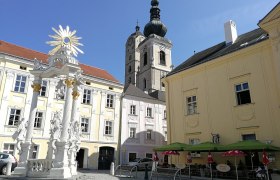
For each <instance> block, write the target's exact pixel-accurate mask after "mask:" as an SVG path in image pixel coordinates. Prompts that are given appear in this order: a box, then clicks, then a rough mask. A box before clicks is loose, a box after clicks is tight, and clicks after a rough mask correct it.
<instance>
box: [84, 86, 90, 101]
mask: <svg viewBox="0 0 280 180" xmlns="http://www.w3.org/2000/svg"><path fill="white" fill-rule="evenodd" d="M90 97H91V90H89V89H84V94H83V103H84V104H90Z"/></svg>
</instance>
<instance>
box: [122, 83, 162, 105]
mask: <svg viewBox="0 0 280 180" xmlns="http://www.w3.org/2000/svg"><path fill="white" fill-rule="evenodd" d="M124 95H129V96H135V97H139V98H145V99H151V100H156V101H163V100H162V99H163V98H162V94H160V95H157V93H155V94H153V95H151V94H146V93H145V92H144V91H142V90H141V89H139V88H138V87H136V86H134V85H132V84H129V85H128V86H127V87H125V89H124ZM163 95H164V94H163ZM158 97H159V98H158Z"/></svg>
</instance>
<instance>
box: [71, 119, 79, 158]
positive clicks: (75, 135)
mask: <svg viewBox="0 0 280 180" xmlns="http://www.w3.org/2000/svg"><path fill="white" fill-rule="evenodd" d="M81 134H82V133H81V128H80V123H79V122H78V121H73V122H72V123H71V125H70V128H69V143H70V146H69V149H68V153H70V151H71V150H72V151H74V152H78V151H79V149H80V142H81ZM75 155H76V153H75Z"/></svg>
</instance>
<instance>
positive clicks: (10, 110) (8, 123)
mask: <svg viewBox="0 0 280 180" xmlns="http://www.w3.org/2000/svg"><path fill="white" fill-rule="evenodd" d="M12 110H15V112H16V111H17V110H18V111H20V112H19V115H18V120H17V124H16V123H15V115H17V114H14V118H13V123H12V124H10V117H11V113H12ZM21 115H22V109H20V108H9V116H8V122H7V125H8V126H18V125H19V121H20V119H21Z"/></svg>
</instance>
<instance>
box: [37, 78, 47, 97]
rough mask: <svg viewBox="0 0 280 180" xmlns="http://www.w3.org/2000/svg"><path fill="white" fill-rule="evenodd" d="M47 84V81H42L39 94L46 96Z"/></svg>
mask: <svg viewBox="0 0 280 180" xmlns="http://www.w3.org/2000/svg"><path fill="white" fill-rule="evenodd" d="M47 84H48V82H47V81H42V83H41V89H40V92H39V95H40V96H46V92H47Z"/></svg>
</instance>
